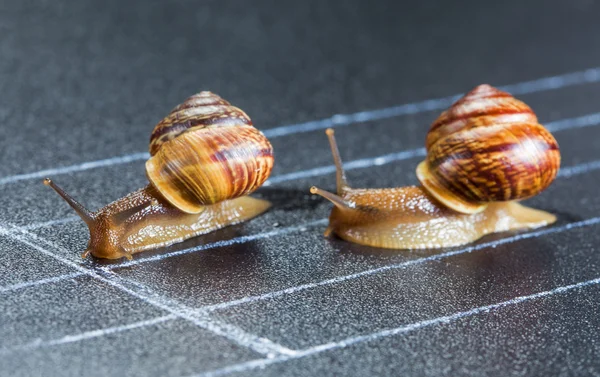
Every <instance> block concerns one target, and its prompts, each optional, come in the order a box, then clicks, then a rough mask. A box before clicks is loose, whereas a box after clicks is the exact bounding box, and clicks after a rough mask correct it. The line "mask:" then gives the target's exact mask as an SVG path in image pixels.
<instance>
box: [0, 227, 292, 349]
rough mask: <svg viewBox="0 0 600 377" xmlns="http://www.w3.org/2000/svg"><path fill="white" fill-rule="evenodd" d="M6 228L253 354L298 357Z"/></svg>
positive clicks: (25, 233)
mask: <svg viewBox="0 0 600 377" xmlns="http://www.w3.org/2000/svg"><path fill="white" fill-rule="evenodd" d="M3 228H4V229H11V230H13V231H17V232H12V233H9V234H7V236H8V237H11V238H13V239H15V240H17V241H19V242H21V243H23V244H25V245H28V246H30V247H32V248H34V249H36V250H38V251H40V252H41V253H43V254H45V255H48V256H50V257H52V258H54V259H56V260H58V261H60V262H62V263H64V264H66V265H68V266H70V267H72V268H74V269H75V270H77V271H79V272H81V273H83V274H85V275H87V276H90V277H92V278H94V279H97V280H99V281H102V282H104V283H106V284H109V285H111V286H113V287H115V288H117V289H119V290H121V291H123V292H126V293H128V294H130V295H132V296H134V297H136V298H138V299H140V300H142V301H144V302H145V303H147V304H149V305H151V306H154V307H156V308H159V309H162V310H164V311H166V312H169V313H171V314H173V315H175V316H177V317H179V318H182V319H186V320H188V321H190V322H192V323H194V324H195V325H196V326H198V327H201V328H204V329H206V330H209V331H211V332H213V333H214V334H217V335H221V336H223V337H225V338H227V339H229V340H231V341H233V342H235V343H237V344H239V345H241V346H243V347H247V348H249V349H251V350H253V351H256V352H258V353H261V354H264V355H267V356H270V357H272V356H273V355H283V354H287V355H291V354H294V353H295V351H293V350H290V349H288V348H286V347H283V346H281V345H279V344H276V343H273V342H271V341H270V340H268V339H265V338H261V337H258V336H256V335H254V334H250V333H247V332H245V331H243V330H241V329H239V328H237V327H235V326H233V325H230V324H227V323H222V322H220V321H217V320H215V319H213V318H210V317H209V316H208V315H207V314H206V313H199V312H197V311H195V310H192V309H191V308H188V307H186V306H184V305H182V304H180V303H177V302H175V301H173V300H169V299H167V298H165V297H162V296H160V295H158V294H156V293H154V292H152V291H151V290H150V289H148V288H147V287H144V286H142V285H141V284H139V283H136V282H131V281H128V280H127V279H124V278H122V277H120V276H118V275H116V274H114V273H112V272H110V271H108V270H99V271H93V270H89V269H87V268H85V267H82V266H81V265H79V264H77V263H75V262H72V261H70V260H68V259H67V258H64V257H62V256H60V255H57V254H55V253H53V252H51V251H48V250H47V249H46V248H43V247H41V246H39V245H37V244H35V243H33V242H31V241H29V239H33V240H35V241H37V242H41V243H44V244H46V245H48V246H50V247H51V248H53V249H54V250H57V251H59V252H61V253H63V254H68V253H69V252H68V251H67V250H66V249H64V248H62V247H61V246H59V245H56V244H54V243H53V242H50V241H47V240H45V239H43V238H41V237H38V236H37V235H35V234H33V233H30V232H28V231H26V230H23V229H20V228H18V227H16V226H14V225H10V224H4V225H3Z"/></svg>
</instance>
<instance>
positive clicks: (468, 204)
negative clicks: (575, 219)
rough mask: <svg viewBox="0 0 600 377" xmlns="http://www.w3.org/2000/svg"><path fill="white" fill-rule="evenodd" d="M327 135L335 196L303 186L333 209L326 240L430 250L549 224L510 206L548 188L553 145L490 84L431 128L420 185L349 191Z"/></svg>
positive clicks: (529, 115)
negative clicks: (334, 170) (332, 236)
mask: <svg viewBox="0 0 600 377" xmlns="http://www.w3.org/2000/svg"><path fill="white" fill-rule="evenodd" d="M327 135H328V136H329V141H330V144H331V149H332V152H333V158H334V161H335V165H336V167H337V195H336V194H333V193H330V192H327V191H324V190H321V189H318V188H316V187H312V188H311V192H312V193H313V194H318V195H321V196H323V197H325V198H326V199H328V200H330V201H331V202H333V204H334V208H333V210H332V212H331V215H330V218H329V220H330V223H329V227H328V228H327V231H326V235H329V234H331V233H335V234H336V235H338V236H339V237H341V238H342V239H345V240H348V241H351V242H356V243H359V244H364V245H370V246H376V247H383V248H394V249H419V248H437V247H450V246H458V245H462V244H465V243H469V242H472V241H475V240H477V239H478V238H480V237H482V236H484V235H486V234H489V233H494V232H502V231H507V230H514V229H526V228H536V227H541V226H544V225H548V224H551V223H553V222H554V221H556V217H555V216H554V215H552V214H550V213H547V212H544V211H540V210H536V209H532V208H528V207H525V206H523V205H521V204H519V203H518V202H517V201H518V200H521V199H526V198H529V197H532V196H534V195H537V194H538V193H540V192H541V191H543V190H544V189H546V188H547V187H548V186H549V185H550V183H552V181H553V180H554V178H555V177H556V174H557V173H558V169H559V165H560V153H559V150H558V144H557V143H556V140H555V139H554V137H553V136H552V135H551V134H550V132H549V131H548V130H546V129H545V128H544V127H543V126H542V125H540V124H538V121H537V117H536V116H535V114H534V113H533V111H532V110H531V109H530V108H529V106H527V105H526V104H525V103H523V102H521V101H519V100H517V99H515V98H514V97H512V96H511V95H510V94H508V93H506V92H503V91H500V90H498V89H496V88H493V87H491V86H489V85H480V86H478V87H476V88H475V89H473V90H472V91H471V92H469V93H468V94H466V95H465V96H464V97H462V98H461V99H459V100H458V101H457V102H456V103H454V104H453V105H452V106H451V107H450V109H448V110H446V111H444V112H443V113H442V114H441V115H440V117H439V118H438V119H437V120H436V121H435V122H434V123H433V124H432V125H431V128H430V130H429V133H428V134H427V140H426V149H427V157H426V158H425V161H423V162H422V163H420V164H419V165H418V167H417V178H418V179H419V181H420V182H421V186H412V187H400V188H390V189H353V188H350V187H349V186H348V184H347V183H346V179H345V175H344V171H343V167H342V162H341V159H340V156H339V151H338V148H337V145H336V143H335V139H334V135H333V130H331V129H330V130H327Z"/></svg>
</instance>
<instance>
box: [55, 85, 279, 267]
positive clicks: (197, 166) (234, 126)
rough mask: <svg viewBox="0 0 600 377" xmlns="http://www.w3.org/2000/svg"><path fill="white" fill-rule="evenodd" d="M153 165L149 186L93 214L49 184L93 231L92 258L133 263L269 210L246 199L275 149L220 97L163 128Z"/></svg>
mask: <svg viewBox="0 0 600 377" xmlns="http://www.w3.org/2000/svg"><path fill="white" fill-rule="evenodd" d="M150 155H151V158H150V159H149V160H148V161H147V162H146V174H147V176H148V179H149V181H150V184H149V185H148V186H146V187H145V188H143V189H140V190H138V191H135V192H133V193H131V194H129V195H127V196H125V197H124V198H121V199H119V200H117V201H115V202H113V203H111V204H109V205H107V206H106V207H104V208H102V209H100V210H99V211H97V212H90V211H88V210H87V209H85V208H84V207H83V206H82V205H81V204H79V203H78V202H77V201H75V200H74V199H73V198H71V197H70V196H69V195H68V194H67V193H65V192H64V191H63V190H62V189H61V188H60V187H58V186H57V185H56V184H55V183H54V182H52V181H51V180H50V179H48V178H47V179H45V180H44V183H45V184H46V185H49V186H51V187H52V188H53V189H54V190H56V192H58V194H59V195H60V196H62V197H63V198H64V199H65V200H66V202H67V203H68V204H69V205H70V206H71V207H72V208H73V209H74V210H75V212H77V214H78V215H79V216H80V217H81V219H82V220H83V221H84V222H85V223H86V224H87V226H88V228H89V230H90V240H89V243H88V247H87V249H86V251H85V252H84V253H83V254H82V256H83V257H84V258H85V257H86V256H87V255H89V254H92V255H93V256H95V257H99V258H109V259H117V258H122V257H126V258H128V259H131V255H132V254H133V253H137V252H140V251H143V250H147V249H153V248H157V247H162V246H168V245H171V244H174V243H177V242H181V241H183V240H185V239H188V238H191V237H194V236H197V235H200V234H204V233H208V232H211V231H214V230H216V229H220V228H223V227H225V226H228V225H232V224H237V223H240V222H243V221H246V220H248V219H251V218H253V217H255V216H257V215H259V214H261V213H263V212H264V211H266V210H267V209H268V208H269V207H270V203H269V202H268V201H265V200H261V199H256V198H251V197H249V196H247V195H248V194H250V193H251V192H253V191H254V190H256V189H257V188H258V187H260V186H261V185H262V184H263V183H264V182H265V180H266V179H267V178H268V177H269V175H270V173H271V169H272V167H273V148H272V147H271V144H270V143H269V141H268V140H267V138H266V137H265V136H264V135H263V134H262V132H260V131H259V130H257V129H256V128H254V127H253V125H252V121H251V120H250V118H249V117H248V115H246V113H244V112H243V111H242V110H240V109H238V108H237V107H234V106H231V104H230V103H229V102H227V101H225V100H224V99H222V98H221V97H219V96H217V95H216V94H213V93H210V92H201V93H198V94H196V95H193V96H191V97H190V98H188V99H187V100H186V101H185V102H183V103H182V104H181V105H179V106H177V107H175V108H174V109H173V110H172V111H171V113H170V114H169V115H168V116H167V117H166V118H164V119H163V120H162V121H161V122H159V123H158V124H157V125H156V127H155V128H154V131H153V132H152V136H151V139H150Z"/></svg>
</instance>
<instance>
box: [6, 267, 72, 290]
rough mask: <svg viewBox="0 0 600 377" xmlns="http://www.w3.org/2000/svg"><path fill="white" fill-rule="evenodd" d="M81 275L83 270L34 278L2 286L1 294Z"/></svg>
mask: <svg viewBox="0 0 600 377" xmlns="http://www.w3.org/2000/svg"><path fill="white" fill-rule="evenodd" d="M81 275H83V273H81V272H75V273H72V274H65V275H60V276H55V277H51V278H47V279H40V280H34V281H26V282H23V283H18V284H13V285H8V286H6V287H0V294H2V293H6V292H11V291H16V290H19V289H23V288H28V287H35V286H37V285H43V284H52V283H57V282H59V281H62V280H68V279H74V278H76V277H79V276H81Z"/></svg>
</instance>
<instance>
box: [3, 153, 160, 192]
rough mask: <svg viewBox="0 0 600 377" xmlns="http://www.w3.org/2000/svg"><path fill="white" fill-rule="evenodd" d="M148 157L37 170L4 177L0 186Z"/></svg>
mask: <svg viewBox="0 0 600 377" xmlns="http://www.w3.org/2000/svg"><path fill="white" fill-rule="evenodd" d="M149 157H150V155H149V154H148V153H147V152H144V153H133V154H129V155H126V156H119V157H111V158H107V159H104V160H96V161H89V162H83V163H81V164H75V165H70V166H63V167H60V168H54V169H46V170H39V171H36V172H33V173H26V174H17V175H12V176H9V177H4V178H2V179H0V185H5V184H7V183H13V182H17V181H23V180H26V179H36V178H38V179H39V178H45V177H48V176H57V175H60V174H68V173H75V172H79V171H84V170H90V169H96V168H100V167H105V166H112V165H120V164H127V163H129V162H133V161H140V160H142V161H143V160H147V159H148V158H149Z"/></svg>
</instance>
